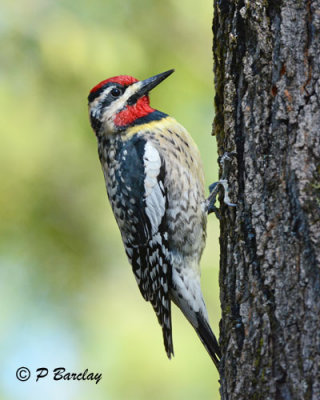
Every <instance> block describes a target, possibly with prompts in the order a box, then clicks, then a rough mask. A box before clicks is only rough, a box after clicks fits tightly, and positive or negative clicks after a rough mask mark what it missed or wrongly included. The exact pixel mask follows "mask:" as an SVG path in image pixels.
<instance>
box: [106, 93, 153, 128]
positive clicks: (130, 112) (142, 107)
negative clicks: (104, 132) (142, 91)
mask: <svg viewBox="0 0 320 400" xmlns="http://www.w3.org/2000/svg"><path fill="white" fill-rule="evenodd" d="M153 111H155V109H154V108H152V107H150V105H149V97H148V96H143V97H141V99H139V100H138V101H137V102H136V103H135V104H133V105H132V106H127V107H126V108H125V109H124V110H122V111H120V112H119V113H118V114H117V115H116V116H115V119H114V123H115V125H117V126H126V125H130V124H132V123H133V122H134V121H135V120H136V119H138V118H142V117H146V116H147V115H149V114H151V113H152V112H153Z"/></svg>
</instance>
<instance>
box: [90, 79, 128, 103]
mask: <svg viewBox="0 0 320 400" xmlns="http://www.w3.org/2000/svg"><path fill="white" fill-rule="evenodd" d="M110 86H113V87H117V88H119V89H122V90H123V91H124V90H125V88H124V87H123V86H122V85H120V83H116V82H108V83H106V84H105V85H103V86H101V88H99V89H98V90H96V91H95V92H92V93H89V96H88V101H89V103H91V102H92V101H93V100H94V99H96V98H97V97H99V96H100V94H101V93H102V92H103V91H104V90H105V89H106V88H108V87H110ZM113 100H115V99H114V98H113ZM111 103H112V101H110V104H111Z"/></svg>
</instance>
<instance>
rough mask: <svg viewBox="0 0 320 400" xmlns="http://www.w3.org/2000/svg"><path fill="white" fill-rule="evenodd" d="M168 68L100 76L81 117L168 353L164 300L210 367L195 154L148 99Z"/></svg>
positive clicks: (202, 205) (200, 177)
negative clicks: (139, 75) (191, 332)
mask: <svg viewBox="0 0 320 400" xmlns="http://www.w3.org/2000/svg"><path fill="white" fill-rule="evenodd" d="M173 72H174V70H173V69H171V70H169V71H166V72H163V73H161V74H158V75H155V76H153V77H151V78H149V79H145V80H142V81H138V80H137V79H135V78H133V77H132V76H127V75H121V76H116V77H113V78H109V79H106V80H104V81H102V82H100V83H99V84H97V85H96V86H94V87H93V89H91V91H90V93H89V96H88V102H89V118H90V122H91V126H92V128H93V131H94V132H95V134H96V137H97V141H98V153H99V158H100V162H101V166H102V171H103V174H104V178H105V182H106V188H107V193H108V197H109V201H110V203H111V207H112V210H113V213H114V216H115V219H116V221H117V224H118V226H119V229H120V232H121V236H122V240H123V243H124V247H125V251H126V254H127V257H128V259H129V262H130V263H131V266H132V269H133V273H134V276H135V278H136V281H137V283H138V286H139V289H140V292H141V294H142V296H143V297H144V299H145V300H147V301H149V302H150V303H151V304H152V307H153V309H154V311H155V313H156V315H157V318H158V321H159V323H160V325H161V327H162V331H163V340H164V346H165V350H166V353H167V355H168V357H169V358H171V356H172V355H173V354H174V352H173V342H172V322H171V301H172V302H173V303H174V304H176V305H177V306H178V307H179V308H180V310H181V311H182V312H183V314H184V315H185V317H186V318H187V319H188V321H189V322H190V323H191V325H192V326H193V328H194V329H195V331H196V332H197V334H198V336H199V337H200V339H201V341H202V343H203V344H204V346H205V348H206V349H207V351H208V353H209V355H210V357H211V358H212V360H213V362H214V364H215V365H216V367H217V368H218V365H219V359H220V357H221V355H220V349H219V345H218V342H217V340H216V338H215V336H214V334H213V332H212V330H211V328H210V325H209V321H208V313H207V310H206V306H205V303H204V300H203V296H202V292H201V287H200V267H199V263H200V258H201V255H202V252H203V249H204V246H205V240H206V223H207V214H208V209H209V204H208V201H207V200H206V198H205V191H204V173H203V167H202V162H201V159H200V154H199V151H198V148H197V146H196V144H195V143H194V141H193V139H192V138H191V136H190V135H189V134H188V132H187V131H186V129H185V128H184V127H183V126H181V125H180V124H179V123H178V122H177V121H176V120H175V119H174V118H172V117H170V116H168V115H167V114H165V113H163V112H161V111H158V110H156V109H154V108H152V107H151V106H150V102H149V92H150V91H151V90H152V89H153V88H154V87H156V86H157V85H158V84H159V83H160V82H162V81H163V80H164V79H166V78H167V77H168V76H169V75H171V74H172V73H173Z"/></svg>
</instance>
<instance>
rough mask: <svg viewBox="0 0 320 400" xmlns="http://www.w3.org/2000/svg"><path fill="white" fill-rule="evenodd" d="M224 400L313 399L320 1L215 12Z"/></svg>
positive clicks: (319, 382) (319, 215) (318, 281)
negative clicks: (224, 199) (223, 187)
mask: <svg viewBox="0 0 320 400" xmlns="http://www.w3.org/2000/svg"><path fill="white" fill-rule="evenodd" d="M214 7H215V9H214V13H215V16H214V21H213V30H214V46H213V51H214V61H215V67H214V68H215V87H216V96H215V107H216V117H215V121H214V133H215V135H216V137H217V142H218V149H219V154H220V155H222V154H223V153H224V152H225V151H232V150H235V151H236V152H237V155H236V158H235V160H234V161H233V163H232V167H231V171H230V175H229V182H230V184H231V193H230V195H231V198H232V200H233V201H234V202H236V203H237V208H236V209H232V208H228V207H226V206H222V218H221V236H220V246H221V261H220V269H221V270H220V285H221V305H222V320H221V326H220V329H221V332H220V333H221V338H220V340H221V347H222V353H223V357H222V361H221V371H220V373H221V398H222V399H223V400H227V399H228V400H240V399H245V400H250V399H259V400H260V399H261V400H268V399H286V400H289V399H290V400H291V399H292V400H293V399H303V400H309V399H312V400H319V399H320V207H319V205H320V166H319V160H320V81H319V75H320V0H317V1H311V0H307V1H302V0H301V1H299V0H287V1H275V0H258V1H249V0H246V1H244V0H239V1H237V0H233V1H229V0H220V1H218V0H215V4H214Z"/></svg>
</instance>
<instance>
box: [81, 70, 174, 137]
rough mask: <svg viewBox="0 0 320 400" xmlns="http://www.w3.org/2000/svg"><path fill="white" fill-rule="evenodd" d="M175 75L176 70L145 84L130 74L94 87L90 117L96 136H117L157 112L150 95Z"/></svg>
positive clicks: (90, 100) (89, 99)
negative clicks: (139, 120) (151, 105)
mask: <svg viewBox="0 0 320 400" xmlns="http://www.w3.org/2000/svg"><path fill="white" fill-rule="evenodd" d="M173 72H174V70H173V69H170V70H169V71H166V72H163V73H161V74H158V75H155V76H152V77H151V78H148V79H145V80H143V81H138V80H137V79H136V78H133V77H132V76H128V75H120V76H115V77H113V78H109V79H106V80H104V81H102V82H100V83H98V84H97V85H96V86H94V87H93V88H92V89H91V90H90V93H89V96H88V101H89V116H90V122H91V126H92V128H93V130H94V131H95V133H96V134H97V135H103V134H107V135H108V134H114V133H118V132H121V131H123V130H124V129H125V128H127V127H128V126H130V125H134V123H135V121H136V120H137V119H139V118H142V117H145V116H147V115H148V114H150V113H152V112H153V111H155V110H154V109H153V108H151V107H150V103H149V96H148V93H149V92H150V90H152V89H153V88H154V87H156V86H157V85H159V83H160V82H162V81H163V80H164V79H166V78H167V77H168V76H169V75H171V74H172V73H173Z"/></svg>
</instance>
